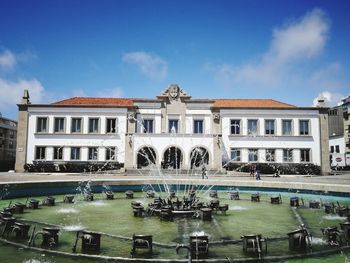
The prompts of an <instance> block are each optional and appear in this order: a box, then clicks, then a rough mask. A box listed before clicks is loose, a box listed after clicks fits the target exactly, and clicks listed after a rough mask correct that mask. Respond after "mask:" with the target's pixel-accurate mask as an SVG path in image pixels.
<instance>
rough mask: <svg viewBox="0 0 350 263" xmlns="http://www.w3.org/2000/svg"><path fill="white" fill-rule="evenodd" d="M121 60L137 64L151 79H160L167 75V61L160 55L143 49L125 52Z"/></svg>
mask: <svg viewBox="0 0 350 263" xmlns="http://www.w3.org/2000/svg"><path fill="white" fill-rule="evenodd" d="M123 61H124V62H127V63H131V64H135V65H137V66H138V67H139V68H140V70H141V72H142V73H143V74H144V75H146V76H147V77H149V78H151V79H158V80H162V79H165V78H166V77H167V75H168V63H167V62H166V61H165V60H164V59H162V58H161V57H159V56H157V55H154V54H150V53H146V52H143V51H137V52H130V53H125V54H124V55H123Z"/></svg>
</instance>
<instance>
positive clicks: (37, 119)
mask: <svg viewBox="0 0 350 263" xmlns="http://www.w3.org/2000/svg"><path fill="white" fill-rule="evenodd" d="M41 119H46V127H45V130H44V129H42V128H43V127H40V130H39V120H41ZM40 126H42V125H40ZM36 132H37V133H48V132H49V117H37V118H36Z"/></svg>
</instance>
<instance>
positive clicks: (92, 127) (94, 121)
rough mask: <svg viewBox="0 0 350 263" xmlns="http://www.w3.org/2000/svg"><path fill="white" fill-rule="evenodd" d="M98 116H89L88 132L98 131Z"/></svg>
mask: <svg viewBox="0 0 350 263" xmlns="http://www.w3.org/2000/svg"><path fill="white" fill-rule="evenodd" d="M98 121H99V119H98V118H91V119H89V133H98V131H99V127H98Z"/></svg>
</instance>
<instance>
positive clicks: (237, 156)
mask: <svg viewBox="0 0 350 263" xmlns="http://www.w3.org/2000/svg"><path fill="white" fill-rule="evenodd" d="M231 161H232V162H240V161H241V150H238V149H235V148H231Z"/></svg>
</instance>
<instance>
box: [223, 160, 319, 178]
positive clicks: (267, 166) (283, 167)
mask: <svg viewBox="0 0 350 263" xmlns="http://www.w3.org/2000/svg"><path fill="white" fill-rule="evenodd" d="M252 165H254V164H249V163H239V164H238V163H230V164H228V165H225V166H224V167H225V168H226V170H228V171H237V172H246V173H249V172H250V167H251V166H252ZM255 165H256V164H255ZM258 165H259V166H260V172H261V173H262V174H275V173H276V172H278V173H279V174H314V175H319V174H321V167H320V166H318V165H314V164H310V163H308V164H301V163H291V164H285V163H259V164H258Z"/></svg>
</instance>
